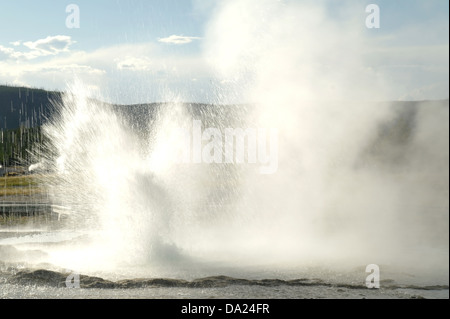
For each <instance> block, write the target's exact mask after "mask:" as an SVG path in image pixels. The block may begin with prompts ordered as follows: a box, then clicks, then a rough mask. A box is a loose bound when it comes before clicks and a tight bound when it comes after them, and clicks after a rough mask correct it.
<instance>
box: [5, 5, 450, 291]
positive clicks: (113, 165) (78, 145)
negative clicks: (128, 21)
mask: <svg viewBox="0 0 450 319" xmlns="http://www.w3.org/2000/svg"><path fill="white" fill-rule="evenodd" d="M251 5H252V1H243V2H239V1H230V2H229V3H228V4H227V5H224V6H223V7H220V8H219V9H218V10H217V12H216V14H215V16H214V17H213V19H212V20H211V23H210V25H209V27H208V34H207V37H206V40H205V42H206V46H205V58H206V60H208V61H209V62H210V63H211V67H212V68H213V69H214V70H215V71H216V72H217V74H218V77H221V78H222V79H223V80H224V83H231V84H228V86H225V87H223V88H222V89H221V90H219V91H220V94H219V93H218V94H217V96H218V97H217V101H215V102H217V103H216V105H215V106H213V105H209V106H208V105H196V104H185V103H182V101H183V100H184V99H186V97H184V96H180V97H178V98H177V99H175V101H173V102H168V103H163V104H153V105H150V106H148V107H143V108H139V109H137V108H135V109H129V110H127V109H124V108H125V107H117V106H112V105H109V104H104V103H100V102H98V101H96V100H92V99H90V98H89V96H90V94H89V92H88V90H87V89H86V88H85V87H84V86H83V85H82V83H79V82H78V83H75V84H74V85H72V86H71V87H70V88H69V89H68V91H67V93H66V95H65V98H64V101H63V103H62V104H61V105H56V106H55V108H56V110H57V113H58V114H57V115H56V116H55V118H54V119H53V120H52V121H51V122H50V123H48V124H47V125H46V127H45V134H46V135H47V137H49V140H50V141H51V145H48V147H49V148H50V149H51V152H49V154H47V155H46V157H45V158H44V159H43V162H44V163H45V165H48V166H49V167H50V168H51V170H52V171H54V175H53V176H52V178H51V179H46V182H47V183H49V184H48V185H47V186H48V189H49V194H50V197H51V199H52V202H53V203H55V204H58V205H61V206H64V207H66V208H67V211H68V212H69V215H68V216H67V219H66V220H65V221H64V223H63V225H64V227H63V228H60V229H56V230H52V231H50V232H36V233H33V234H26V235H25V236H16V238H14V237H11V236H6V235H5V237H7V238H4V239H0V244H1V245H12V246H14V247H16V248H19V251H12V252H11V251H9V253H8V254H9V255H5V256H9V259H10V260H9V261H8V258H6V257H5V258H6V261H7V262H8V263H7V264H5V267H4V268H5V269H4V270H3V272H2V276H3V277H2V278H5V281H6V282H7V283H6V284H5V287H6V288H5V290H4V291H6V292H7V295H10V296H13V295H15V294H18V292H17V289H18V288H17V287H16V286H14V285H15V282H16V281H14V280H18V279H17V278H16V277H14V276H16V275H17V271H18V270H20V269H21V267H25V268H26V269H35V268H41V267H40V266H36V264H37V263H46V264H45V265H47V266H45V267H44V268H47V269H51V270H55V271H56V272H57V273H58V274H59V273H64V271H65V270H71V271H75V272H80V273H82V274H86V275H96V276H99V277H102V278H104V279H108V280H113V281H114V280H120V279H130V278H158V277H169V278H177V279H184V280H194V279H196V278H202V277H206V276H217V275H228V276H231V277H234V278H247V279H262V278H279V279H282V280H291V279H297V278H308V279H312V278H319V279H320V283H319V284H314V285H312V286H308V288H305V287H304V286H302V289H301V292H300V291H299V289H297V288H298V287H299V286H298V287H297V288H296V286H289V285H287V284H286V285H281V286H270V288H267V287H264V288H263V287H260V286H250V285H237V286H236V285H231V286H230V287H228V288H222V287H220V288H218V287H215V286H214V285H213V287H207V290H206V292H205V293H204V292H203V290H202V292H199V291H189V288H186V287H178V288H173V289H169V288H167V287H166V288H158V289H159V290H151V289H150V290H149V289H147V288H139V289H141V290H139V289H137V288H136V289H137V290H135V289H134V288H133V289H130V290H129V291H128V292H125V293H123V294H122V293H121V292H120V293H119V292H118V291H116V290H114V289H112V290H110V291H109V292H108V294H109V296H111V297H114V296H116V295H117V294H120V296H123V297H136V296H137V297H147V296H153V297H164V296H170V297H177V296H185V295H186V294H188V295H189V296H193V297H203V296H204V297H213V296H216V297H226V296H233V297H240V296H266V295H267V296H269V297H279V298H280V297H281V298H283V297H286V296H287V297H294V298H296V297H337V296H339V297H345V296H347V297H361V296H365V297H373V298H378V297H380V298H381V297H385V298H388V297H392V298H403V297H410V296H414V295H421V296H425V297H448V141H449V136H448V131H449V130H448V101H446V102H443V103H437V102H436V103H415V104H408V105H406V104H405V105H399V104H397V105H390V104H389V103H374V102H357V101H360V100H371V99H373V97H374V95H375V96H376V97H377V98H376V99H377V100H383V99H384V95H383V90H382V85H379V86H376V89H377V90H375V91H376V92H375V93H374V90H373V88H374V86H373V85H374V81H373V78H370V77H367V75H365V74H363V75H361V74H359V73H358V72H359V71H358V70H361V69H362V67H363V57H362V52H363V48H364V45H365V44H366V42H365V41H364V39H363V38H362V36H361V34H359V33H358V32H353V31H350V30H353V29H351V28H349V29H348V30H347V29H345V30H342V29H340V30H336V29H335V28H334V24H333V20H332V19H328V17H327V13H326V12H325V11H324V10H323V9H322V8H320V6H318V5H313V4H307V5H300V4H298V5H297V4H290V5H285V6H279V5H276V4H272V3H271V2H267V3H265V5H262V6H256V7H255V8H256V9H255V8H253V7H252V8H253V9H255V10H256V11H255V12H253V13H254V14H252V15H251V16H247V15H245V14H243V12H248V7H249V6H251ZM312 13H314V14H312ZM230 17H233V18H232V19H231V18H230ZM229 21H234V22H233V25H235V26H238V27H236V28H230V23H229ZM261 21H265V23H264V28H263V30H261V29H260V28H256V26H259V25H261ZM294 26H295V28H294ZM305 26H308V30H314V32H313V34H310V33H301V34H297V31H298V30H299V29H301V28H299V27H305ZM343 34H345V35H346V37H343V36H342V35H343ZM317 38H323V39H324V41H323V42H324V43H319V42H317ZM255 39H258V40H257V41H256V40H255ZM293 39H295V41H294V40H293ZM335 39H342V43H339V45H338V46H336V45H337V42H336V40H335ZM255 41H256V42H255ZM298 43H301V46H300V45H298ZM269 44H270V45H269ZM305 48H307V49H305ZM331 51H332V52H333V54H332V55H330V54H329V52H331ZM330 66H333V67H332V68H331V67H330ZM380 81H381V80H380V79H377V81H375V82H377V83H379V82H380ZM381 82H382V81H381ZM324 96H326V98H324ZM234 100H239V101H250V102H251V103H246V104H240V105H231V104H230V102H231V101H234ZM348 101H351V102H348ZM218 105H222V106H218ZM224 105H230V106H224ZM194 120H200V121H201V122H202V124H203V126H204V127H205V128H206V127H210V128H211V127H212V128H217V129H219V130H222V131H223V130H224V129H225V128H230V127H231V128H243V129H246V128H276V129H277V130H278V136H277V137H278V138H277V143H278V145H277V148H276V150H277V152H276V153H272V155H274V156H275V155H276V157H277V162H278V163H277V164H278V165H277V168H278V169H277V171H276V172H274V174H266V175H264V174H259V170H258V169H259V168H260V163H254V164H252V163H243V164H220V163H212V164H207V163H192V162H187V163H182V162H181V163H180V160H179V159H180V158H182V156H183V155H182V153H180V149H182V148H183V146H184V145H185V144H184V143H185V142H186V140H185V138H184V137H185V136H183V135H180V128H181V129H184V131H185V132H187V133H188V136H190V135H191V134H193V129H192V128H193V121H194ZM268 140H269V139H266V142H267V141H268ZM207 143H208V141H203V146H205V145H206V144H207ZM191 146H192V145H191ZM272 146H273V145H272ZM247 147H248V145H247ZM268 150H269V148H267V149H266V151H268ZM272 150H273V149H272ZM191 155H192V154H191ZM191 159H192V158H191ZM5 247H9V246H5ZM31 252H34V253H31ZM18 261H25V262H26V263H27V264H25V265H24V264H22V265H21V266H20V265H19V266H18V265H16V264H14V265H12V266H11V264H9V262H18ZM373 263H375V264H378V265H380V268H381V271H382V276H383V277H382V278H384V279H386V281H385V282H384V283H382V285H383V284H384V285H385V287H387V286H390V290H380V291H376V292H373V291H372V292H370V293H369V292H368V290H367V289H365V288H364V280H365V277H366V275H367V274H366V273H365V266H366V265H368V264H373ZM49 265H50V266H49ZM8 267H9V268H8ZM8 269H9V270H8ZM11 269H12V270H11ZM11 278H12V279H11ZM27 278H28V280H30V282H33V276H30V277H27ZM332 285H336V286H332ZM346 285H358V287H357V289H355V287H351V288H348V286H346ZM429 286H433V287H434V288H433V287H431V288H430V287H429ZM418 287H419V288H418ZM42 289H43V290H42V291H40V292H37V294H38V295H40V296H46V297H51V296H54V295H55V294H56V295H58V296H65V297H69V296H70V297H73V296H72V295H70V294H75V296H78V297H80V295H77V293H76V292H70V293H69V292H66V291H64V290H61V288H42ZM337 289H340V291H339V292H340V293H337V292H338V291H337ZM418 291H419V292H420V293H418ZM100 293H101V294H102V296H103V293H104V292H99V291H98V290H96V289H92V290H89V292H86V291H84V290H83V291H82V296H87V297H89V296H92V297H95V296H98V294H100ZM35 294H36V292H34V291H31V292H30V293H29V294H28V295H26V296H29V297H33V296H36V295H35ZM80 294H81V293H80ZM247 294H248V295H247Z"/></svg>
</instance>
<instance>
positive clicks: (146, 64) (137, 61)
mask: <svg viewBox="0 0 450 319" xmlns="http://www.w3.org/2000/svg"><path fill="white" fill-rule="evenodd" d="M116 62H117V68H118V69H119V70H130V71H148V70H149V69H150V67H151V65H152V63H151V61H150V59H148V58H146V57H133V56H126V57H125V58H123V59H120V60H119V59H116Z"/></svg>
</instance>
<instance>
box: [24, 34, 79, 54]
mask: <svg viewBox="0 0 450 319" xmlns="http://www.w3.org/2000/svg"><path fill="white" fill-rule="evenodd" d="M74 43H75V41H73V40H72V39H71V37H70V36H67V35H56V36H48V37H46V38H45V39H39V40H37V41H34V42H31V41H27V42H24V43H23V45H24V46H26V47H27V48H29V49H31V50H33V51H34V52H36V53H39V54H38V55H44V56H45V55H56V54H59V53H61V52H68V51H69V47H70V46H71V45H72V44H74ZM33 51H32V52H33Z"/></svg>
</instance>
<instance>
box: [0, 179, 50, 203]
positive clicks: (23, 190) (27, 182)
mask: <svg viewBox="0 0 450 319" xmlns="http://www.w3.org/2000/svg"><path fill="white" fill-rule="evenodd" d="M44 192H45V187H44V186H43V185H42V176H39V175H25V176H8V177H0V198H1V197H2V196H30V195H36V194H41V193H44Z"/></svg>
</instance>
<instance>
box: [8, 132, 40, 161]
mask: <svg viewBox="0 0 450 319" xmlns="http://www.w3.org/2000/svg"><path fill="white" fill-rule="evenodd" d="M44 149H45V137H44V136H43V134H42V129H41V127H40V126H38V127H31V128H26V127H20V128H17V129H1V130H0V165H2V166H13V165H29V164H31V163H33V162H36V161H38V158H39V155H40V154H43V153H45V150H44Z"/></svg>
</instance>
